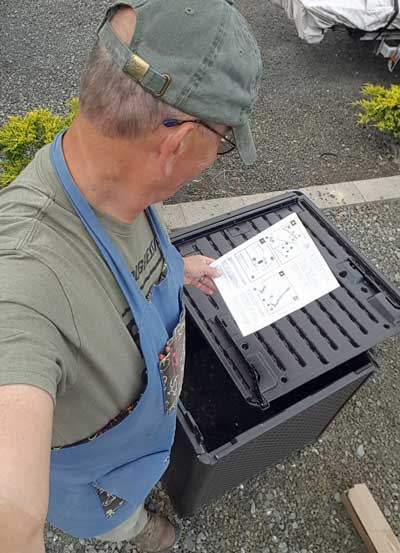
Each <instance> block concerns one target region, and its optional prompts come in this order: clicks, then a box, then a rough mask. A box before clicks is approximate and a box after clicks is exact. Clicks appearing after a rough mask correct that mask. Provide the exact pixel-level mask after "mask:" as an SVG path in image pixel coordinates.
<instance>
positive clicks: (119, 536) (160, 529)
mask: <svg viewBox="0 0 400 553" xmlns="http://www.w3.org/2000/svg"><path fill="white" fill-rule="evenodd" d="M97 539H98V540H102V541H108V542H119V541H125V540H129V541H132V542H133V543H134V544H135V545H137V546H139V547H140V548H141V549H142V550H144V551H148V552H153V553H163V552H167V551H170V549H172V547H173V546H174V545H175V543H176V542H177V541H178V539H179V529H178V528H176V527H175V526H173V525H172V524H171V523H170V522H169V521H168V520H167V519H166V518H164V517H162V516H160V515H157V514H153V513H148V512H147V511H146V509H145V508H144V505H143V503H142V505H140V507H138V509H136V511H135V512H134V513H133V514H132V515H131V516H130V517H129V518H128V519H127V520H126V521H125V522H123V523H122V524H120V525H119V526H117V527H116V528H114V529H113V530H110V532H106V533H105V534H102V535H101V536H97Z"/></svg>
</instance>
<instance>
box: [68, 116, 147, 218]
mask: <svg viewBox="0 0 400 553" xmlns="http://www.w3.org/2000/svg"><path fill="white" fill-rule="evenodd" d="M150 142H151V141H150V140H147V139H146V138H145V139H143V138H142V139H141V140H140V144H139V142H138V141H137V140H125V139H116V138H112V139H110V138H107V137H104V136H103V135H101V134H100V133H98V132H97V131H96V129H95V128H94V127H93V126H92V125H91V124H90V123H89V122H88V121H87V120H86V119H85V117H84V116H82V115H80V114H78V116H77V117H76V119H75V120H74V123H73V125H72V127H71V128H70V129H68V131H67V132H66V133H65V135H64V138H63V150H64V156H65V160H66V163H67V165H68V168H69V170H70V172H71V175H72V178H73V179H74V181H75V183H76V184H77V186H78V188H79V189H80V191H81V193H82V194H83V195H84V196H85V198H86V200H87V201H88V202H89V204H90V205H92V206H93V207H95V208H97V209H99V210H100V211H103V212H104V213H107V214H109V215H112V216H113V217H115V218H116V219H119V220H120V221H122V222H124V223H132V221H133V220H134V219H135V218H136V217H137V216H138V215H139V214H140V213H141V212H142V211H143V210H144V209H145V208H146V207H147V206H148V205H149V204H151V203H153V201H154V199H153V198H152V197H151V196H150V195H149V193H148V191H149V190H151V178H149V175H151V174H152V172H151V167H152V148H151V143H150ZM133 168H134V170H133Z"/></svg>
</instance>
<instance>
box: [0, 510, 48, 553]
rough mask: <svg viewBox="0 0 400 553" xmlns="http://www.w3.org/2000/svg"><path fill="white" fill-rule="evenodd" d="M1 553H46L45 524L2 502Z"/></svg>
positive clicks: (0, 522) (0, 517) (0, 511)
mask: <svg viewBox="0 0 400 553" xmlns="http://www.w3.org/2000/svg"><path fill="white" fill-rule="evenodd" d="M0 551H2V552H3V551H7V553H45V547H44V523H41V522H40V521H38V520H35V519H33V517H32V516H31V515H29V514H27V513H26V512H24V511H23V510H22V509H19V508H18V507H15V506H12V504H10V503H3V504H1V502H0Z"/></svg>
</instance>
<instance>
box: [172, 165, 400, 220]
mask: <svg viewBox="0 0 400 553" xmlns="http://www.w3.org/2000/svg"><path fill="white" fill-rule="evenodd" d="M292 190H296V188H293V189H292ZM297 190H299V191H300V192H303V194H305V195H306V196H307V197H308V198H310V199H311V200H312V201H313V202H314V203H315V204H316V205H317V206H318V207H319V208H320V209H329V208H332V207H345V206H351V205H357V204H363V203H365V202H376V201H387V200H395V199H397V198H400V175H396V176H394V177H385V178H381V179H369V180H360V181H354V182H353V181H350V182H339V183H336V184H326V185H318V186H307V187H306V188H297ZM290 191H291V190H275V191H273V192H262V193H259V194H247V195H245V196H234V197H227V198H219V199H217V200H201V201H197V202H186V203H182V204H173V205H167V206H164V210H165V215H164V216H165V219H166V224H167V227H168V228H169V229H172V228H180V227H183V226H186V225H193V224H195V223H199V222H200V221H204V220H206V219H209V218H211V217H215V216H216V215H221V214H223V213H228V212H229V211H233V210H235V209H239V208H240V207H244V206H247V205H251V204H255V203H257V202H261V201H263V200H267V199H270V198H273V197H275V196H280V195H281V194H286V193H287V192H290Z"/></svg>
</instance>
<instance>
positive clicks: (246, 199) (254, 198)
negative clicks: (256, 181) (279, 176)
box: [241, 190, 290, 205]
mask: <svg viewBox="0 0 400 553" xmlns="http://www.w3.org/2000/svg"><path fill="white" fill-rule="evenodd" d="M286 192H290V190H275V191H274V192H262V193H261V194H248V195H246V196H241V198H242V200H243V204H244V205H251V204H256V203H257V202H262V201H263V200H269V199H270V198H274V197H275V196H280V195H281V194H285V193H286Z"/></svg>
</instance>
